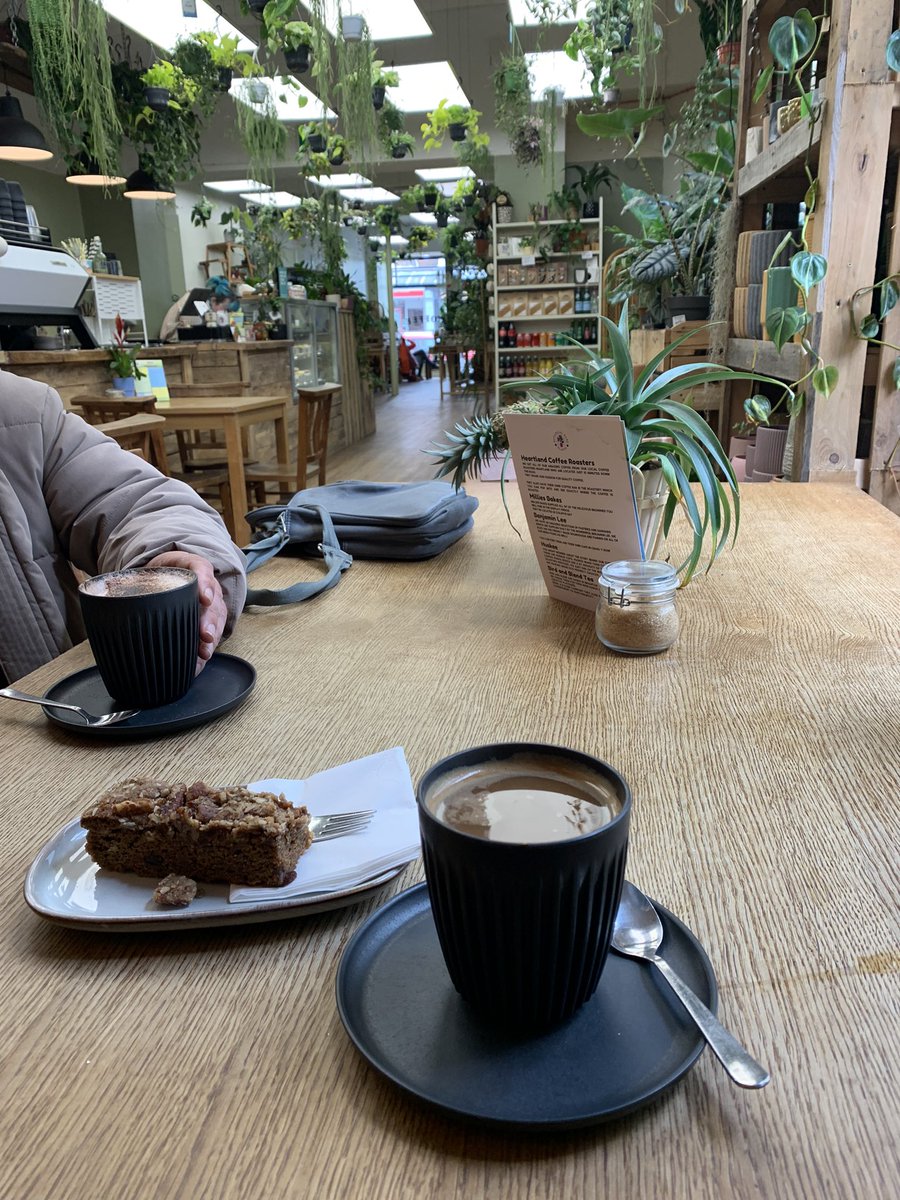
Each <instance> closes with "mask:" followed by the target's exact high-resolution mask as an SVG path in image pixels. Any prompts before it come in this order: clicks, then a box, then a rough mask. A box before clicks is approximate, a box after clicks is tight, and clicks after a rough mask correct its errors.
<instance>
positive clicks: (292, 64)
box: [284, 46, 311, 75]
mask: <svg viewBox="0 0 900 1200" xmlns="http://www.w3.org/2000/svg"><path fill="white" fill-rule="evenodd" d="M310 53H311V49H310V47H309V46H298V47H297V48H296V50H285V52H284V61H285V65H286V66H287V69H288V70H289V71H296V72H297V74H298V75H302V74H303V73H304V72H305V71H308V70H309V56H310Z"/></svg>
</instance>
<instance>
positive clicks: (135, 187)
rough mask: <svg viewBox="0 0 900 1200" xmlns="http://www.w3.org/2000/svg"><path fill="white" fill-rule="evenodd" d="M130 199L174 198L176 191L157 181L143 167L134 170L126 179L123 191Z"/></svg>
mask: <svg viewBox="0 0 900 1200" xmlns="http://www.w3.org/2000/svg"><path fill="white" fill-rule="evenodd" d="M122 195H123V196H127V197H128V199H129V200H174V199H175V192H174V191H173V190H172V188H171V187H167V186H166V185H165V184H162V183H157V182H156V180H155V179H154V178H153V176H152V175H148V173H147V172H146V171H144V170H143V169H142V168H141V167H138V169H137V170H136V171H132V172H131V174H130V175H129V176H128V178H127V179H126V180H125V190H124V192H123V193H122Z"/></svg>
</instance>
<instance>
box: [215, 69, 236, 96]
mask: <svg viewBox="0 0 900 1200" xmlns="http://www.w3.org/2000/svg"><path fill="white" fill-rule="evenodd" d="M217 76H218V82H217V84H216V90H217V91H220V92H227V91H228V89H229V88H230V87H231V81H232V79H234V71H233V70H232V68H231V67H219V69H218V72H217Z"/></svg>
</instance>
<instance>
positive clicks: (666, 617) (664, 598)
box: [596, 560, 679, 654]
mask: <svg viewBox="0 0 900 1200" xmlns="http://www.w3.org/2000/svg"><path fill="white" fill-rule="evenodd" d="M677 588H678V573H677V572H676V570H675V568H674V567H673V566H671V565H670V564H669V563H664V562H655V561H653V560H650V561H649V562H637V561H631V560H625V561H621V562H611V563H607V564H606V566H605V567H603V568H602V570H601V571H600V600H599V603H598V605H597V618H596V629H597V637H598V638H599V639H600V641H601V642H602V643H603V645H604V646H606V647H608V648H609V649H610V650H615V651H616V652H617V653H618V654H659V653H660V652H661V651H663V650H668V648H669V647H670V646H671V645H672V644H673V642H674V641H675V639H676V638H677V637H678V628H679V620H678V610H677V608H676V607H675V592H676V589H677Z"/></svg>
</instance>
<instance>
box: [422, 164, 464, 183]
mask: <svg viewBox="0 0 900 1200" xmlns="http://www.w3.org/2000/svg"><path fill="white" fill-rule="evenodd" d="M416 174H417V175H418V177H419V178H420V179H424V180H426V182H428V183H453V182H455V181H456V180H457V179H474V178H475V172H474V171H473V170H472V168H471V167H417V168H416Z"/></svg>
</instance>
